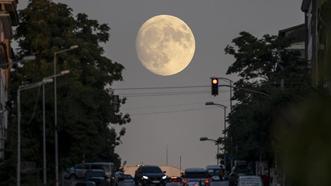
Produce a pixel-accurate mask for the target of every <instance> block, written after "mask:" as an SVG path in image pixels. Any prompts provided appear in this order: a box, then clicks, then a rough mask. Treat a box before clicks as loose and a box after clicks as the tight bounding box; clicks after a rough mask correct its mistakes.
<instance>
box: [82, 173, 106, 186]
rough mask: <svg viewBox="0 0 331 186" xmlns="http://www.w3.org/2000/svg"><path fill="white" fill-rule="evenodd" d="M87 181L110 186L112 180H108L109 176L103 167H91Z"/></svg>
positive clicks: (86, 175) (100, 185) (86, 177)
mask: <svg viewBox="0 0 331 186" xmlns="http://www.w3.org/2000/svg"><path fill="white" fill-rule="evenodd" d="M85 181H87V182H88V181H90V182H94V183H95V185H96V186H109V185H110V181H109V180H107V176H106V173H105V171H104V170H102V169H90V170H88V171H86V174H85Z"/></svg>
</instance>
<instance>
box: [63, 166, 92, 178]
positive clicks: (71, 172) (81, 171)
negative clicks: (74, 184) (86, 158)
mask: <svg viewBox="0 0 331 186" xmlns="http://www.w3.org/2000/svg"><path fill="white" fill-rule="evenodd" d="M88 169H89V166H88V165H85V164H83V163H82V164H77V165H74V166H73V167H70V168H68V169H67V170H66V171H65V172H64V178H65V179H72V180H77V179H83V178H84V177H85V173H86V171H87V170H88Z"/></svg>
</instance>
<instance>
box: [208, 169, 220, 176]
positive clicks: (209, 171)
mask: <svg viewBox="0 0 331 186" xmlns="http://www.w3.org/2000/svg"><path fill="white" fill-rule="evenodd" d="M220 172H221V169H209V170H208V173H209V175H211V176H215V175H220Z"/></svg>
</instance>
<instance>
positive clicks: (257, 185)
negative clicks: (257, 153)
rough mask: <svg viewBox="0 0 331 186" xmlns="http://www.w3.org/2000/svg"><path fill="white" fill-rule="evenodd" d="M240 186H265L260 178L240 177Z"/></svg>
mask: <svg viewBox="0 0 331 186" xmlns="http://www.w3.org/2000/svg"><path fill="white" fill-rule="evenodd" d="M238 186H263V183H262V179H261V177H260V176H239V177H238Z"/></svg>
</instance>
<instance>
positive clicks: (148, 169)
mask: <svg viewBox="0 0 331 186" xmlns="http://www.w3.org/2000/svg"><path fill="white" fill-rule="evenodd" d="M167 179H168V177H167V176H166V175H165V172H162V170H161V168H160V167H159V166H154V165H143V166H139V168H138V169H137V170H136V172H135V176H134V181H135V183H136V185H138V186H149V185H160V186H164V185H166V183H167Z"/></svg>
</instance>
